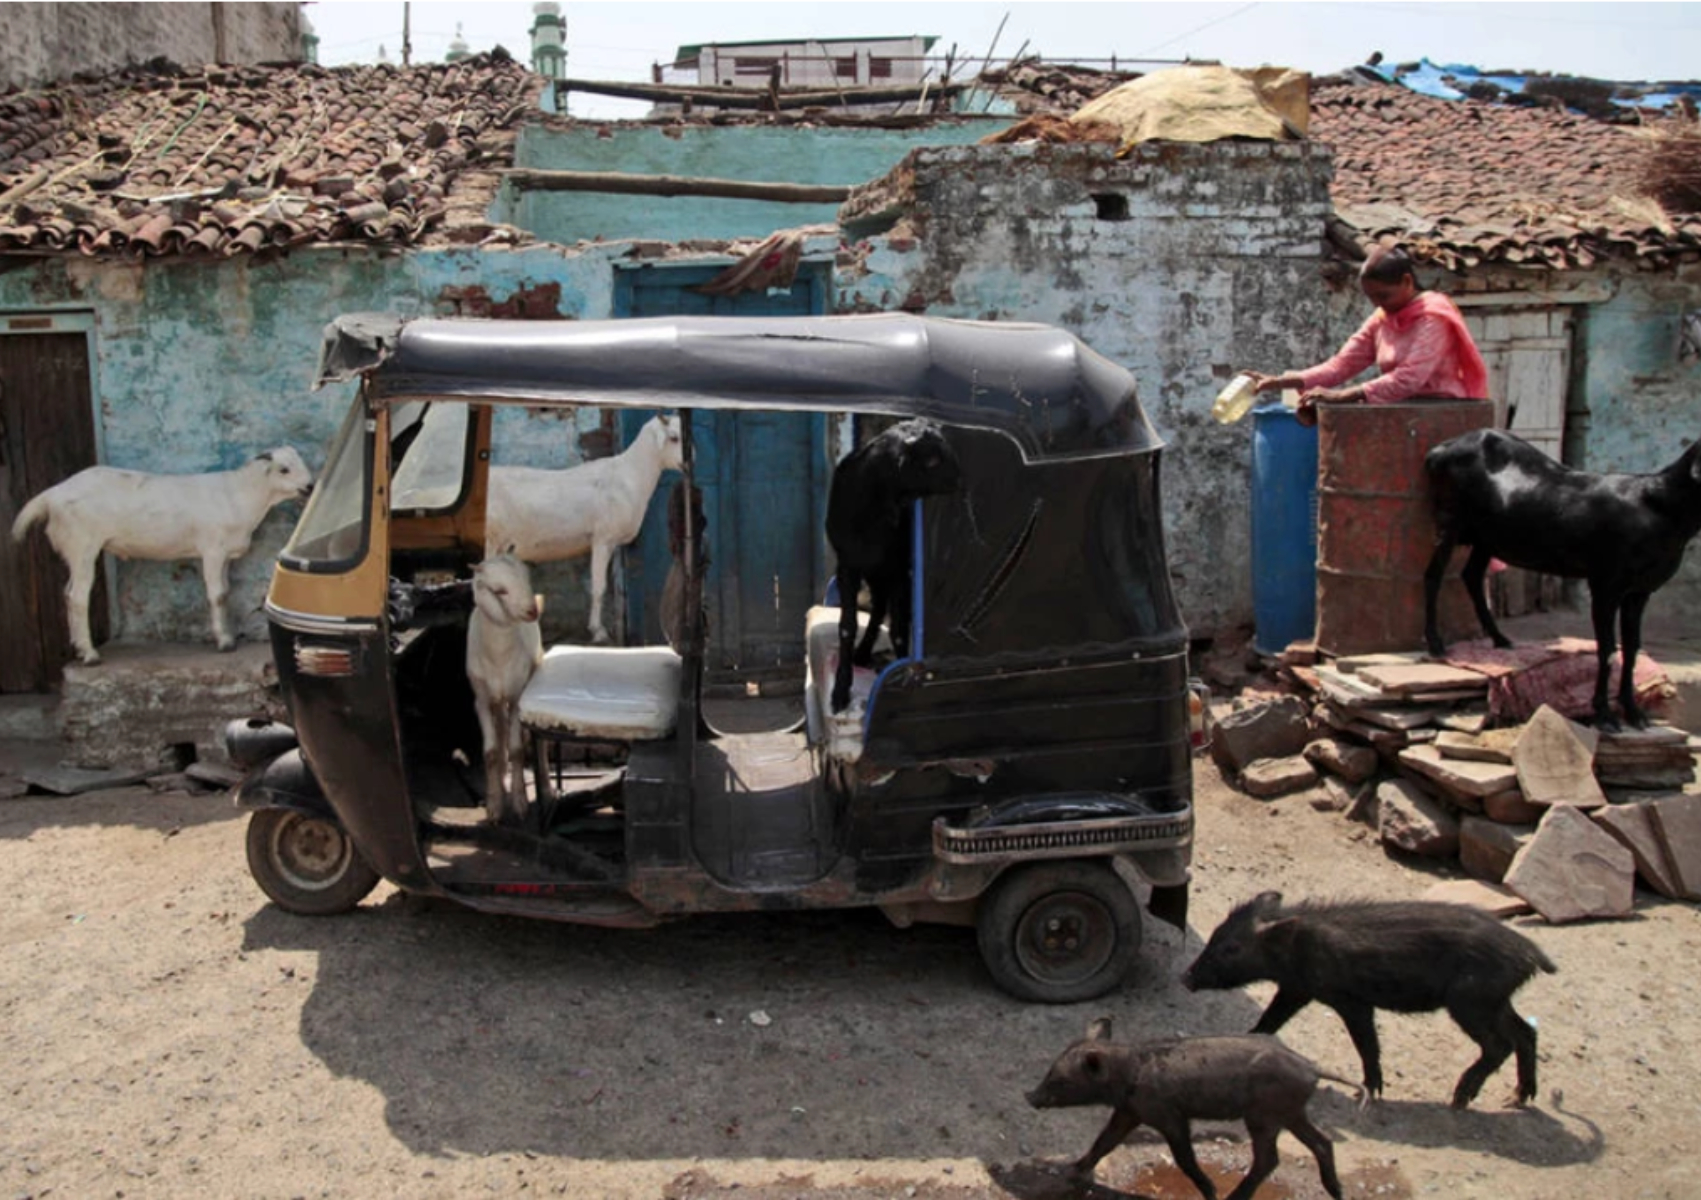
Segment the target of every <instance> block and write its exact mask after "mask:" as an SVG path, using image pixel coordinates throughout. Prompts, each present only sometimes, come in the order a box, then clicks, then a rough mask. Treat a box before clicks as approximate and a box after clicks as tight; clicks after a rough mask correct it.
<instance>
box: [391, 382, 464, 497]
mask: <svg viewBox="0 0 1701 1200" xmlns="http://www.w3.org/2000/svg"><path fill="white" fill-rule="evenodd" d="M471 417H472V409H471V407H470V406H468V405H465V404H431V403H423V402H422V403H418V404H407V405H402V406H400V407H398V408H397V409H396V410H395V411H394V412H393V413H392V414H391V417H390V456H391V464H392V465H391V468H390V489H391V500H390V511H391V512H393V513H400V512H409V513H416V514H423V513H427V512H438V511H443V510H446V509H451V508H454V507H455V504H456V503H457V502H458V501H459V500H460V498H461V492H462V490H463V489H464V487H465V484H466V475H467V452H468V449H469V447H468V444H467V438H468V435H469V434H470V432H471V425H472V421H471Z"/></svg>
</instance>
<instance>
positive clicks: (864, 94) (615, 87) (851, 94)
mask: <svg viewBox="0 0 1701 1200" xmlns="http://www.w3.org/2000/svg"><path fill="white" fill-rule="evenodd" d="M559 86H560V87H561V88H562V89H563V90H565V91H569V92H587V93H589V94H591V95H593V96H619V97H622V98H624V99H627V100H650V101H654V102H656V103H658V104H680V103H685V102H687V101H689V102H691V103H692V104H699V105H704V106H710V107H714V108H750V109H762V108H767V107H769V106H770V104H772V103H776V101H772V100H771V99H770V97H769V93H768V89H766V88H718V87H674V86H671V85H668V84H663V85H660V86H658V85H656V84H653V83H629V82H625V81H615V80H599V79H564V80H562V81H561V84H560V85H559ZM963 86H964V85H962V84H959V83H953V84H946V85H943V86H941V87H939V88H936V89H934V91H935V94H937V95H942V96H943V95H953V94H955V93H957V92H960V91H962V90H963ZM920 92H921V85H920V84H914V83H912V84H905V85H903V86H894V87H878V88H846V89H843V90H841V91H837V92H781V93H780V95H779V99H778V101H777V104H778V106H779V107H780V108H781V109H790V108H833V107H836V106H837V105H839V104H841V103H844V102H846V101H849V102H851V103H858V104H860V103H870V104H881V103H885V102H887V101H891V100H913V99H914V98H915V97H916V96H917V95H918V94H920Z"/></svg>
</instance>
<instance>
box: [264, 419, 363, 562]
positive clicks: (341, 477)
mask: <svg viewBox="0 0 1701 1200" xmlns="http://www.w3.org/2000/svg"><path fill="white" fill-rule="evenodd" d="M372 426H373V421H372V420H371V418H369V417H368V416H367V415H366V405H365V404H364V403H363V402H361V401H358V400H357V401H356V402H355V403H354V404H352V405H350V406H349V412H348V416H347V417H346V418H345V419H344V421H343V427H342V429H341V430H340V431H338V433H337V440H336V441H335V442H334V443H333V444H332V446H331V453H330V457H329V458H327V459H326V462H325V470H324V471H323V473H322V474H321V475H320V477H319V480H318V482H317V483H315V484H314V485H313V495H312V497H311V498H310V499H309V500H308V501H307V508H306V510H305V511H304V512H303V513H302V514H301V521H300V522H299V523H298V524H297V525H296V527H295V533H294V534H293V535H291V537H290V539H289V545H287V546H285V547H284V549H283V553H282V554H280V555H279V556H278V557H279V559H280V561H282V562H283V563H284V564H285V565H286V566H290V567H294V568H295V569H296V570H298V571H320V572H329V571H342V570H347V569H348V568H349V567H351V566H353V565H354V564H355V563H357V562H359V561H360V559H361V557H362V556H363V555H364V554H365V552H366V516H367V500H368V498H369V497H370V496H371V494H372V489H371V486H370V485H369V483H368V481H367V469H368V464H369V463H370V462H371V461H372V453H371V440H372V437H371V435H372Z"/></svg>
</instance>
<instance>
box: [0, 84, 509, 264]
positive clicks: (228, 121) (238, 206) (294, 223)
mask: <svg viewBox="0 0 1701 1200" xmlns="http://www.w3.org/2000/svg"><path fill="white" fill-rule="evenodd" d="M541 86H542V81H541V80H540V79H539V78H538V77H536V76H534V75H532V74H531V73H530V72H529V71H527V70H526V69H525V68H524V67H522V66H520V65H519V64H518V63H516V62H514V60H513V59H512V58H510V57H508V56H507V55H506V54H504V53H500V52H498V53H497V54H494V55H480V56H477V57H473V58H467V59H463V60H461V61H460V62H456V63H450V64H433V65H429V66H418V67H410V68H398V67H393V66H389V65H385V64H380V65H376V66H363V67H343V68H336V69H326V68H321V67H317V66H312V65H308V64H293V65H284V66H271V67H256V66H240V67H238V66H231V67H208V68H206V69H205V70H204V71H200V72H194V71H183V70H180V69H178V68H175V67H172V66H171V65H170V64H168V63H160V62H156V63H153V64H149V65H148V66H147V67H141V68H134V67H133V68H127V69H125V70H123V71H120V72H116V73H113V74H110V75H105V76H101V77H98V78H89V77H79V78H78V79H76V80H74V81H71V82H67V83H63V84H58V85H54V86H50V87H47V88H43V89H37V90H33V91H29V92H23V93H17V94H13V95H10V96H0V254H20V253H22V254H42V253H49V254H51V253H75V252H81V253H83V254H88V255H102V256H104V255H123V254H128V255H137V256H155V255H173V254H176V255H204V256H224V257H233V256H236V255H239V254H252V253H256V252H260V251H263V250H271V249H277V248H281V247H287V246H295V245H300V244H303V243H310V242H351V241H352V242H378V243H392V244H419V243H423V242H430V241H434V240H446V241H447V240H476V239H477V238H479V237H482V236H483V235H484V234H485V233H486V232H488V230H489V227H488V225H486V224H485V212H486V210H487V209H488V206H489V203H490V200H491V198H492V197H493V196H494V194H495V190H496V180H497V176H496V175H495V174H494V172H495V171H496V170H497V169H498V168H501V167H506V166H511V165H512V157H513V155H512V151H513V140H514V130H515V129H516V128H517V126H518V124H519V123H520V120H521V118H522V117H523V115H524V114H525V113H527V112H528V111H533V109H532V105H533V102H534V100H535V98H536V96H537V94H538V92H539V90H540V88H541Z"/></svg>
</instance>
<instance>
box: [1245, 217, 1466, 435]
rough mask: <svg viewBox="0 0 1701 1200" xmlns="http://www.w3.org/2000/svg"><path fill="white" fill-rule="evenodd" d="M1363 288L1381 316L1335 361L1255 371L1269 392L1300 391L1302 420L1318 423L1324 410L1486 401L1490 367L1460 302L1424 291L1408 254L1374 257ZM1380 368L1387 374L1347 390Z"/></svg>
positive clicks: (1383, 252) (1362, 273) (1363, 274)
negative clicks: (1359, 376) (1355, 380)
mask: <svg viewBox="0 0 1701 1200" xmlns="http://www.w3.org/2000/svg"><path fill="white" fill-rule="evenodd" d="M1358 278H1359V287H1360V288H1361V289H1362V290H1363V292H1364V294H1365V296H1366V298H1367V299H1369V300H1370V302H1371V303H1372V304H1374V305H1376V311H1375V312H1373V313H1371V314H1370V318H1369V319H1368V320H1367V321H1365V323H1364V324H1363V325H1361V326H1359V329H1358V332H1357V333H1355V334H1353V335H1352V337H1350V338H1348V339H1347V344H1346V345H1344V346H1342V347H1341V349H1340V350H1339V352H1337V353H1336V355H1335V357H1333V358H1331V359H1330V360H1329V361H1328V362H1325V363H1319V364H1318V365H1317V366H1315V367H1308V368H1307V369H1305V370H1303V371H1291V372H1289V373H1287V374H1285V375H1264V374H1261V373H1259V372H1257V371H1249V372H1247V374H1249V375H1251V376H1252V378H1253V380H1254V381H1255V382H1256V383H1257V386H1258V390H1259V391H1261V392H1266V391H1271V390H1274V389H1277V388H1297V389H1299V391H1300V398H1299V412H1298V416H1299V419H1300V422H1301V423H1302V424H1305V425H1311V424H1315V423H1316V419H1317V415H1316V411H1315V409H1314V407H1313V406H1314V405H1316V404H1353V403H1363V404H1394V403H1397V402H1398V401H1401V400H1410V399H1413V398H1415V397H1424V398H1427V399H1443V400H1468V399H1483V398H1485V397H1486V396H1487V395H1488V369H1487V368H1486V367H1484V366H1483V361H1482V355H1481V354H1479V353H1478V352H1477V347H1476V343H1475V342H1473V341H1472V340H1471V334H1470V331H1469V330H1468V329H1466V328H1465V320H1464V318H1463V317H1461V316H1460V315H1459V310H1458V309H1457V308H1456V307H1455V306H1454V304H1453V302H1452V301H1451V300H1449V299H1448V298H1447V297H1446V296H1443V295H1441V294H1440V293H1439V292H1426V291H1423V290H1422V289H1421V288H1419V287H1418V282H1417V275H1416V274H1415V273H1414V272H1413V270H1412V260H1411V258H1410V257H1409V256H1408V255H1407V254H1406V252H1405V251H1404V250H1400V249H1390V248H1381V249H1377V250H1374V251H1372V252H1371V254H1370V257H1369V258H1367V259H1365V262H1364V266H1363V267H1362V268H1360V270H1359V276H1358ZM1372 364H1375V366H1376V367H1377V368H1378V369H1379V370H1380V371H1381V374H1380V375H1379V376H1377V377H1376V378H1375V379H1372V380H1369V381H1367V382H1365V383H1358V384H1352V385H1350V386H1345V387H1343V386H1341V385H1342V384H1345V383H1346V382H1347V380H1349V379H1351V378H1353V376H1355V375H1357V374H1359V372H1361V371H1363V370H1364V369H1365V368H1366V367H1369V366H1371V365H1372Z"/></svg>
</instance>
